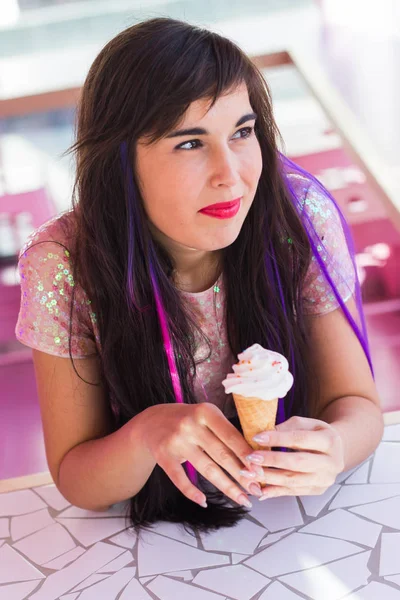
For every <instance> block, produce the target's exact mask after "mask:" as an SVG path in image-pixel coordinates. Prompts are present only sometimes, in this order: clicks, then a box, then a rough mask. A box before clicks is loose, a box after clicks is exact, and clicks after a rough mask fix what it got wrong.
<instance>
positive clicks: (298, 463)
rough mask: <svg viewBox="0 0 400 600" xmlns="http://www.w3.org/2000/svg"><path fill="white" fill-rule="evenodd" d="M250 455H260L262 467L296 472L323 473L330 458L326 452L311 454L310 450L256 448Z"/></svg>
mask: <svg viewBox="0 0 400 600" xmlns="http://www.w3.org/2000/svg"><path fill="white" fill-rule="evenodd" d="M251 456H260V457H261V456H262V459H263V462H262V466H263V467H274V468H275V469H284V470H286V471H295V472H297V473H323V472H324V471H327V470H329V468H330V467H331V459H330V458H329V457H328V456H327V455H326V454H313V453H312V452H301V451H298V452H276V451H273V450H265V451H264V450H257V452H253V453H252V454H251ZM255 464H260V463H255Z"/></svg>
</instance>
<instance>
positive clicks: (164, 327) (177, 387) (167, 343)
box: [150, 263, 197, 484]
mask: <svg viewBox="0 0 400 600" xmlns="http://www.w3.org/2000/svg"><path fill="white" fill-rule="evenodd" d="M150 277H151V283H152V286H153V293H154V298H155V301H156V308H157V314H158V320H159V322H160V327H161V333H162V337H163V341H164V348H165V353H166V355H167V360H168V366H169V371H170V374H171V379H172V387H173V389H174V393H175V399H176V402H181V403H183V402H184V400H183V394H182V386H181V382H180V379H179V374H178V369H177V368H176V361H175V356H174V351H173V348H172V343H171V338H170V335H169V331H168V324H167V318H166V315H165V311H164V307H163V305H162V301H161V296H160V291H159V289H158V285H157V281H156V277H155V275H154V269H153V265H152V264H151V263H150ZM185 467H186V472H187V474H188V477H189V479H190V481H191V482H192V483H193V484H196V483H197V474H196V469H195V468H194V466H193V465H192V464H191V463H190V462H189V461H186V463H185Z"/></svg>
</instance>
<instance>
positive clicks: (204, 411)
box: [198, 402, 252, 468]
mask: <svg viewBox="0 0 400 600" xmlns="http://www.w3.org/2000/svg"><path fill="white" fill-rule="evenodd" d="M198 407H199V408H198V412H199V415H200V422H203V424H204V425H206V426H207V427H208V428H209V429H210V430H211V431H212V432H213V433H214V434H215V435H216V436H217V438H219V439H220V440H221V442H223V444H224V445H225V446H227V447H228V448H229V449H230V450H232V452H233V454H235V455H236V456H237V457H238V459H239V460H240V461H241V462H242V463H243V465H244V466H245V467H246V468H248V467H249V463H248V462H247V461H246V456H247V455H248V454H249V453H250V452H251V451H252V447H251V446H250V445H249V444H248V443H247V442H246V440H245V439H244V437H243V435H242V434H241V433H239V431H238V430H237V429H236V427H235V426H234V425H232V423H230V422H229V421H228V419H227V418H226V417H225V416H224V414H223V413H222V412H221V411H220V410H219V409H218V407H217V406H215V405H214V404H210V403H208V402H203V403H201V404H199V405H198Z"/></svg>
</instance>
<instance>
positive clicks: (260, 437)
mask: <svg viewBox="0 0 400 600" xmlns="http://www.w3.org/2000/svg"><path fill="white" fill-rule="evenodd" d="M253 440H254V441H255V442H259V443H260V444H265V443H266V442H269V435H268V433H257V435H255V436H254V437H253Z"/></svg>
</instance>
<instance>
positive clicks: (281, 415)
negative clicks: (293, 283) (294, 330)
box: [270, 246, 296, 423]
mask: <svg viewBox="0 0 400 600" xmlns="http://www.w3.org/2000/svg"><path fill="white" fill-rule="evenodd" d="M270 248H271V258H272V264H273V267H274V271H275V279H276V282H277V285H278V290H279V297H280V299H281V304H282V308H283V312H284V315H285V317H286V318H287V312H286V305H285V298H284V295H283V290H282V283H281V278H280V277H279V271H278V266H277V264H276V256H275V252H274V249H273V248H272V246H270ZM289 346H290V367H291V369H292V375H293V378H294V380H296V373H295V367H296V364H295V360H294V352H293V344H292V340H290V342H289ZM293 394H294V388H293V387H292V389H291V390H290V405H289V407H288V410H287V414H288V415H291V414H292V406H293ZM284 400H285V399H284V398H280V399H279V404H278V415H277V423H283V421H285V420H286V414H285V403H284Z"/></svg>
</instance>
